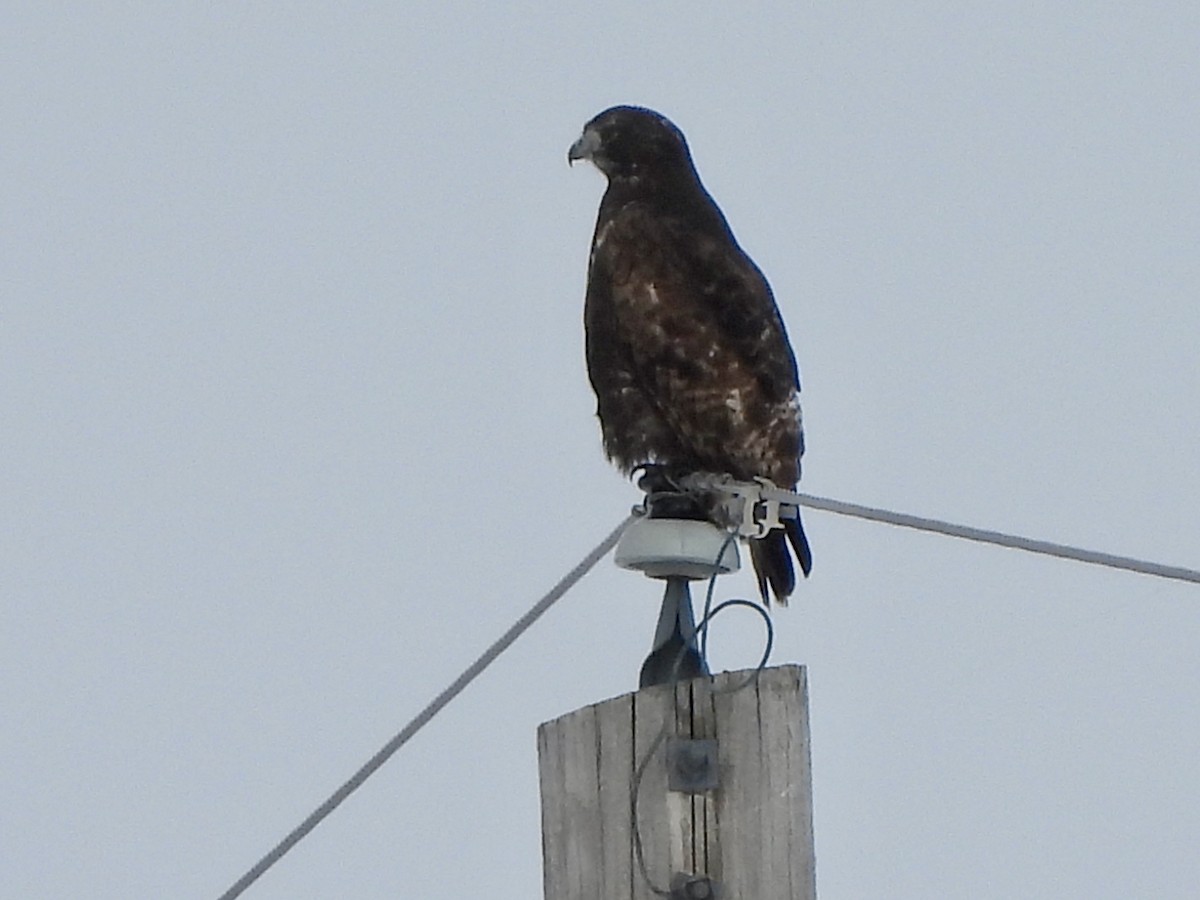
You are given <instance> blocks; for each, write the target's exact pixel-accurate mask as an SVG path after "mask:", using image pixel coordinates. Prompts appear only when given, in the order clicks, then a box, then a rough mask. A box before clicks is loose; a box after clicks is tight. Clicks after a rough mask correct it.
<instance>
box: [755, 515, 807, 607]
mask: <svg viewBox="0 0 1200 900" xmlns="http://www.w3.org/2000/svg"><path fill="white" fill-rule="evenodd" d="M750 561H751V562H752V563H754V574H755V575H756V576H758V592H759V593H760V594H761V595H762V599H763V603H767V602H768V600H769V595H768V593H767V585H770V586H771V591H770V593H771V594H773V595H774V597H775V602H776V603H778V604H780V605H781V606H786V605H787V601H788V596H789V595H790V594H791V593H792V591H793V590H795V588H796V572H795V570H794V569H793V568H792V554H791V551H789V550H788V544H787V537H786V536H785V535H784V533H783V532H782V531H769V532H767V534H766V535H765V536H763V537H761V538H755V539H754V540H751V541H750Z"/></svg>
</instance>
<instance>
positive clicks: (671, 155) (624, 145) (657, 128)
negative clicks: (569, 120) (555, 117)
mask: <svg viewBox="0 0 1200 900" xmlns="http://www.w3.org/2000/svg"><path fill="white" fill-rule="evenodd" d="M578 159H586V160H590V161H591V162H592V164H593V165H595V166H596V168H597V169H599V170H600V171H601V172H603V173H604V174H605V175H607V176H608V178H609V180H613V179H622V180H625V179H627V180H639V179H641V178H644V177H646V176H650V177H653V176H654V175H656V174H661V173H668V172H678V171H679V170H680V167H681V166H682V168H683V171H689V170H690V169H691V154H690V153H689V152H688V146H687V141H686V140H684V137H683V132H682V131H680V130H679V129H678V128H676V127H675V125H674V124H673V123H672V122H671V120H670V119H668V118H667V117H666V116H664V115H661V114H659V113H656V112H655V111H654V110H652V109H643V108H642V107H640V106H614V107H613V108H612V109H606V110H605V111H604V112H602V113H600V115H598V116H596V117H595V118H594V119H592V120H591V121H590V122H588V123H587V124H586V125H585V126H583V134H581V135H580V136H579V140H577V141H576V142H575V143H574V144H572V145H571V149H570V150H568V151H567V161H568V162H571V163H574V162H575V161H576V160H578Z"/></svg>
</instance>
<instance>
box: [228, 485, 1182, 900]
mask: <svg viewBox="0 0 1200 900" xmlns="http://www.w3.org/2000/svg"><path fill="white" fill-rule="evenodd" d="M714 486H716V485H714ZM744 487H746V486H745V485H744ZM748 487H756V488H757V489H758V490H759V496H760V497H762V498H764V499H769V500H772V501H776V502H778V503H783V504H795V505H799V506H804V507H807V508H809V509H817V510H821V511H823V512H831V513H834V514H836V515H841V516H853V517H855V518H859V519H867V520H869V521H872V522H883V523H885V524H887V525H896V526H899V527H901V528H914V529H917V530H919V531H929V532H933V533H936V534H944V535H948V536H950V537H957V538H964V539H966V540H970V541H980V542H982V543H987V544H996V545H998V546H1001V547H1013V548H1016V549H1018V550H1025V551H1027V552H1029V553H1040V554H1043V555H1046V556H1055V557H1059V558H1061V559H1072V560H1076V561H1078V562H1085V563H1092V564H1094V565H1099V566H1107V567H1109V568H1113V569H1125V570H1128V571H1131V572H1139V573H1141V574H1144V575H1155V576H1157V577H1159V578H1170V579H1174V580H1177V581H1188V582H1191V583H1193V584H1200V571H1197V570H1195V569H1187V568H1183V567H1182V566H1168V565H1163V564H1162V563H1156V562H1150V561H1147V560H1142V559H1136V558H1133V557H1129V556H1117V555H1114V554H1111V553H1101V552H1099V551H1096V550H1086V549H1084V548H1082V547H1072V546H1069V545H1067V544H1056V543H1053V542H1051V541H1041V540H1036V539H1034V538H1026V537H1021V536H1019V535H1014V534H1005V533H1004V532H1000V531H990V530H987V529H983V528H974V527H972V526H970V525H958V524H955V523H953V522H945V521H943V520H941V519H930V518H925V517H923V516H913V515H909V514H907V513H898V512H893V511H892V510H887V509H880V508H879V507H874V506H863V505H861V504H858V503H849V502H846V501H844V500H833V499H831V498H829V497H818V496H815V495H813V494H801V493H796V492H793V491H785V490H781V489H778V488H774V487H764V486H762V485H748ZM637 515H638V513H637V512H635V513H632V514H630V515H629V516H627V517H626V518H625V520H624V521H622V522H621V524H620V525H618V526H617V527H616V528H614V529H613V531H612V532H611V533H610V534H609V535H608V536H607V537H606V538H604V540H602V541H601V542H600V543H599V544H597V545H596V547H595V548H594V549H593V550H592V551H591V552H590V553H589V554H588V555H587V556H585V557H584V558H583V560H581V561H580V563H579V564H578V565H576V566H575V568H573V569H572V570H571V571H570V572H568V573H567V574H566V575H564V576H563V578H562V579H561V580H560V581H559V582H558V583H557V584H556V585H555V586H554V587H553V588H551V589H550V591H549V592H547V593H546V594H545V596H543V597H542V598H541V599H540V600H538V602H537V603H535V604H534V605H533V607H532V608H530V610H529V611H528V612H527V613H525V614H524V615H523V616H521V618H519V619H518V620H517V621H516V622H515V623H513V625H512V626H511V627H510V628H509V629H508V630H507V631H506V632H504V634H502V635H501V636H500V637H499V639H497V640H496V642H495V643H493V644H492V645H491V646H490V647H488V649H487V650H485V651H484V652H483V654H482V655H481V656H480V657H479V658H478V659H476V660H475V662H473V663H471V665H470V666H468V667H467V668H466V669H465V670H464V671H463V673H462V674H461V675H459V676H458V678H456V679H455V680H454V681H453V682H451V684H450V685H449V686H448V687H447V688H446V689H445V690H443V691H442V692H441V693H440V694H438V695H437V696H436V697H434V698H433V700H432V701H431V702H430V703H429V705H428V706H426V707H425V708H424V709H423V710H421V712H420V713H418V714H417V716H416V717H415V718H414V719H413V720H412V721H411V722H409V723H408V724H407V725H405V726H404V728H403V729H402V730H401V731H400V732H399V733H398V734H397V735H396V736H395V737H393V738H392V739H391V740H390V741H388V742H387V743H386V744H384V745H383V747H382V748H381V749H380V750H379V752H378V753H376V754H375V755H374V756H372V757H371V758H370V759H369V760H367V762H366V763H365V764H364V765H363V766H362V767H361V768H360V769H359V770H358V771H357V772H355V773H354V775H353V776H352V777H351V778H350V779H349V780H348V781H347V782H346V783H345V784H343V785H342V786H341V787H340V788H338V789H337V790H336V791H334V792H333V794H332V795H330V797H329V799H328V800H326V801H325V802H324V803H322V804H321V805H320V806H319V807H317V808H316V809H315V810H314V811H313V812H312V813H311V814H310V815H309V816H308V818H306V819H305V820H304V821H303V822H301V823H300V824H299V825H298V826H296V828H295V829H293V830H292V831H291V832H290V833H289V834H288V835H287V837H285V838H284V839H283V840H282V841H280V842H279V843H278V844H277V845H276V846H275V847H274V848H273V849H272V850H271V851H270V852H269V853H268V854H267V855H266V856H264V857H263V858H262V859H260V860H259V861H258V862H257V863H256V864H255V865H254V866H253V867H252V868H251V869H250V870H249V871H248V872H246V874H245V875H243V876H242V877H241V878H239V879H238V880H237V881H236V882H235V883H234V884H233V886H232V887H231V888H229V890H227V891H226V892H225V893H223V894H222V895H221V896H220V897H219V898H218V900H235V898H237V897H240V896H241V895H242V893H243V892H244V891H245V890H246V888H248V887H249V886H250V885H251V884H253V883H254V882H255V881H257V880H258V878H259V877H260V876H261V875H263V873H265V872H266V871H267V870H268V869H270V868H271V866H273V865H275V863H277V862H278V861H279V860H280V859H281V858H282V857H283V856H284V854H286V853H287V852H288V851H289V850H291V849H292V847H294V846H296V844H298V843H300V841H301V840H303V839H304V838H305V837H307V836H308V834H309V833H310V832H311V831H312V830H313V829H314V828H316V827H317V825H319V824H320V823H321V821H322V820H324V819H325V817H326V816H328V815H329V814H330V813H331V812H333V811H334V810H335V809H336V808H337V807H338V806H339V805H341V803H342V801H344V800H345V799H346V798H347V797H349V796H350V795H351V794H352V793H354V791H356V790H358V788H359V787H361V786H362V784H363V782H365V781H366V780H367V779H368V778H370V777H371V775H373V774H374V773H375V771H376V770H377V769H379V768H380V767H381V766H382V765H383V764H384V763H385V762H387V761H388V760H389V759H390V758H391V757H392V756H393V755H394V754H395V753H396V751H397V750H399V749H400V748H401V747H403V746H404V745H405V744H406V743H408V741H409V739H410V738H412V737H413V736H414V735H415V734H416V733H417V732H418V731H420V730H421V729H422V728H423V727H425V725H427V724H428V723H429V721H430V720H431V719H432V718H433V717H434V716H435V715H437V714H438V713H439V712H441V710H442V709H443V708H444V707H445V706H446V705H447V704H448V703H449V702H450V701H451V700H453V699H454V698H455V697H457V696H458V695H459V694H460V693H462V691H463V689H464V688H466V686H467V685H468V684H470V683H471V682H472V681H474V680H475V678H477V677H478V676H479V675H480V674H481V673H482V672H483V670H484V669H486V668H487V667H488V666H490V665H491V664H492V663H493V662H495V660H496V658H497V657H498V656H499V655H500V654H501V653H503V652H504V651H505V650H507V649H508V648H509V646H511V645H512V643H513V642H514V641H516V639H517V638H519V637H520V636H521V635H522V634H524V633H525V632H526V631H527V630H528V629H529V627H530V626H531V625H533V623H534V622H536V621H537V620H538V618H540V617H541V615H542V614H543V613H544V612H546V610H548V609H549V608H550V607H551V606H553V605H554V603H555V602H556V601H557V600H559V599H560V598H561V597H562V596H563V595H564V594H565V593H566V592H567V591H568V590H570V589H571V588H572V587H574V585H575V583H576V582H578V581H579V580H580V579H581V578H583V576H584V575H586V574H587V573H588V572H589V571H590V570H591V569H592V567H593V566H595V565H596V563H597V562H599V561H600V560H601V559H602V558H603V557H604V555H605V554H607V553H608V551H609V550H611V549H612V548H613V546H615V545H616V543H617V540H618V539H619V538H620V537H621V533H622V532H623V531H624V530H625V527H626V526H627V525H628V524H629V523H630V521H632V520H633V519H634V518H636V516H637ZM739 602H745V601H739ZM714 612H715V610H714Z"/></svg>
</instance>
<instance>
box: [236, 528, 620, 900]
mask: <svg viewBox="0 0 1200 900" xmlns="http://www.w3.org/2000/svg"><path fill="white" fill-rule="evenodd" d="M633 518H634V516H633V515H629V516H627V517H626V518H625V520H624V521H623V522H622V523H621V524H620V525H618V526H617V527H616V528H614V529H613V531H612V533H611V534H609V535H608V537H606V538H605V539H604V540H602V541H601V542H600V543H599V544H597V545H596V547H595V549H594V550H592V552H591V553H589V554H588V555H587V556H585V557H584V558H583V560H582V561H581V562H580V563H579V565H577V566H575V568H573V569H572V570H571V571H570V572H568V573H567V574H566V575H564V576H563V578H562V580H560V581H559V582H558V584H556V585H555V586H554V587H552V588H551V589H550V591H549V592H548V593H547V594H546V595H545V596H544V597H542V599H540V600H539V601H538V602H537V603H535V604H534V605H533V607H532V608H531V609H530V610H529V612H527V613H525V615H523V616H521V618H519V619H517V621H516V622H515V623H514V624H513V626H512V627H511V628H509V629H508V631H506V632H504V634H502V635H501V636H500V638H499V639H498V640H497V641H496V642H495V643H494V644H492V646H490V647H488V648H487V650H485V651H484V652H483V654H482V655H481V656H480V657H479V659H477V660H475V662H473V663H471V665H469V666H468V667H467V668H466V669H465V670H464V671H463V673H462V674H461V675H459V676H458V678H456V679H454V681H453V682H452V683H451V684H450V686H449V687H447V688H446V689H445V690H444V691H442V692H441V693H440V694H438V695H437V696H436V697H434V698H433V700H432V701H431V702H430V704H429V705H428V706H426V707H425V708H424V709H423V710H421V712H419V713H418V714H417V716H416V718H414V719H413V720H412V721H411V722H409V723H408V724H407V725H405V726H404V728H403V729H402V730H401V731H400V733H399V734H397V735H396V736H395V737H394V738H392V739H391V740H390V741H388V742H387V743H386V744H384V745H383V747H382V748H381V749H380V751H379V752H378V753H376V754H375V755H374V756H372V757H371V758H370V759H369V760H367V762H366V764H365V765H364V766H363V767H362V768H361V769H359V770H358V771H357V772H355V773H354V775H353V776H352V777H351V778H350V780H349V781H347V782H346V783H345V784H343V785H342V786H341V787H340V788H338V789H337V790H336V791H334V792H333V794H332V795H330V797H329V799H328V800H326V801H325V802H324V803H322V804H321V805H320V806H318V807H317V808H316V809H315V810H313V812H312V813H311V814H310V815H309V817H308V818H307V819H305V820H304V821H303V822H301V823H300V824H299V825H298V826H296V828H295V829H294V830H293V831H292V832H291V833H290V834H289V835H288V836H287V837H285V838H284V839H283V840H282V841H280V842H279V843H278V844H277V845H276V846H275V848H274V849H273V850H271V852H270V853H268V854H267V855H266V856H264V857H263V858H262V859H260V860H259V861H258V862H257V863H256V864H255V865H254V866H253V867H252V868H251V869H250V870H249V871H248V872H247V873H246V874H245V875H243V876H242V877H241V878H239V879H238V880H237V881H236V882H235V883H234V885H233V887H231V888H230V889H229V890H227V891H226V892H225V893H224V894H222V895H221V896H220V900H234V898H235V897H240V896H241V894H242V892H243V891H245V890H246V888H248V887H250V885H251V884H253V883H254V882H255V881H257V880H258V878H259V876H261V875H262V874H263V873H264V872H266V871H267V869H269V868H271V866H273V865H275V863H277V862H278V861H279V860H280V859H281V858H282V857H283V855H284V854H285V853H287V852H288V851H289V850H291V849H292V847H294V846H296V844H298V843H300V841H301V840H303V839H304V838H305V837H306V836H307V835H308V833H309V832H310V831H312V830H313V829H314V828H316V827H317V825H319V824H320V823H321V821H322V820H323V819H324V818H325V817H326V816H328V815H329V814H330V813H331V812H333V811H334V810H335V809H336V808H337V807H338V806H339V805H340V804H341V802H342V801H343V800H345V799H346V798H347V797H349V796H350V795H351V794H352V793H354V791H356V790H357V789H358V788H359V787H361V786H362V783H363V782H364V781H366V780H367V779H368V778H370V777H371V775H373V774H374V773H375V770H376V769H378V768H379V767H380V766H382V765H383V764H384V763H385V762H387V761H388V760H389V759H390V758H391V757H392V755H393V754H394V753H395V752H396V751H397V750H399V749H400V748H401V747H403V746H404V745H405V744H406V743H407V742H408V740H409V738H411V737H412V736H413V735H415V734H416V733H417V732H418V731H420V730H421V729H422V728H423V727H424V726H425V725H426V724H427V723H428V722H429V720H430V719H432V718H433V717H434V716H436V715H437V714H438V713H439V712H440V711H441V710H442V707H444V706H445V705H446V704H447V703H449V702H450V701H451V700H453V699H454V698H455V697H457V696H458V695H459V694H460V693H462V690H463V688H465V687H466V686H467V685H468V684H470V683H471V682H472V681H474V680H475V678H476V676H478V675H479V674H480V673H481V672H482V671H483V670H484V669H486V668H487V667H488V666H490V665H491V664H492V663H493V662H494V661H495V660H496V657H498V656H499V655H500V654H501V653H503V652H504V651H505V650H507V649H508V647H509V646H510V645H511V644H512V643H513V641H515V640H516V639H517V638H519V637H520V636H521V635H522V634H524V633H525V631H526V630H528V628H529V626H530V625H532V624H533V623H534V622H536V621H537V620H538V618H539V617H540V616H541V615H542V613H544V612H545V611H546V610H548V609H549V608H550V607H551V606H553V605H554V603H555V601H557V600H558V599H559V598H560V597H562V595H563V594H565V593H566V592H567V591H569V590H570V589H571V588H572V587H574V585H575V583H576V582H577V581H579V579H581V578H582V577H583V576H584V575H586V574H587V573H588V571H589V570H590V569H591V568H592V566H594V565H596V563H598V562H599V561H600V560H601V559H602V558H603V557H604V555H605V554H606V553H608V551H609V550H611V549H612V548H613V546H614V545H615V544H616V543H617V540H618V538H620V537H621V532H622V531H624V530H625V526H626V525H628V524H629V522H630V520H631V519H633Z"/></svg>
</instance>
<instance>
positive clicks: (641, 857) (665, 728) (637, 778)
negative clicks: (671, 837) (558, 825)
mask: <svg viewBox="0 0 1200 900" xmlns="http://www.w3.org/2000/svg"><path fill="white" fill-rule="evenodd" d="M736 540H737V532H736V531H730V532H729V535H728V537H726V539H725V541H724V543H722V544H721V549H720V551H719V552H718V553H717V560H721V559H723V558H724V556H725V551H726V550H727V549H728V548H729V545H730V544H731V543H733V542H734V541H736ZM714 565H715V564H714ZM719 575H720V572H719V571H716V570H715V569H714V571H713V574H712V575H711V576H710V577H709V579H708V590H707V591H706V592H705V598H704V615H703V616H702V617H701V619H700V621H699V622H698V623H697V625H696V632H697V634H699V635H700V657H701V659H702V660H703V662H704V668H705V670H708V668H709V666H708V628H709V625H710V624H711V623H712V621H713V619H715V618H716V617H717V615H718V614H720V613H721V612H722V611H724V610H726V609H731V608H733V607H735V606H745V607H749V608H750V609H752V610H754V612H756V613H758V614H759V615H760V616H761V617H762V620H763V624H764V625H765V626H766V630H767V634H766V640H765V641H764V646H763V654H762V658H761V659H759V661H758V665H756V666H755V667H754V670H753V671H752V672H751V673H750V674H749V675H747V676H746V677H745V678H743V679H742V680H741V681H739V682H738V683H737V684H734V685H732V686H726V687H723V688H717V687H715V686H713V684H712V682H713V680H714V676H713V675H711V674H710V675H709V676H708V680H709V690H711V691H712V692H713V693H715V694H736V693H737V692H738V691H741V690H744V689H745V688H747V687H749V686H750V685H751V684H753V683H754V682H755V681H757V680H758V676H759V674H760V673H761V672H762V670H763V669H765V668H766V665H767V660H769V659H770V657H771V650H772V648H773V647H774V645H775V624H774V623H773V622H772V621H771V614H770V613H769V612H767V610H766V608H765V607H764V606H763V605H762V604H760V603H754V602H752V601H750V600H746V599H743V598H741V597H733V598H730V599H728V600H723V601H722V602H720V603H718V604H716V605H715V606H714V605H713V592H714V591H715V590H716V585H717V577H718V576H719ZM686 653H687V647H686V646H684V647H681V648H680V649H679V652H678V653H677V654H676V656H675V660H674V662H673V663H672V664H671V679H670V681H669V682H668V683H667V686H666V687H667V690H666V691H665V692H664V694H665V697H666V700H667V706H668V714H667V715H666V716H664V717H663V723H662V725H661V726H660V727H659V729H658V734H656V735H655V736H654V740H653V741H651V742H650V746H649V747H647V748H646V752H645V753H644V754H643V755H642V758H641V759H640V760H639V761H638V764H637V767H636V768H635V769H634V773H633V783H632V785H631V786H630V791H629V794H630V796H629V818H630V833H631V834H632V835H633V851H634V857H635V858H636V859H637V865H638V871H639V872H640V874H641V876H642V880H643V881H644V882H645V883H646V887H647V888H648V889H649V890H650V891H651V893H653V894H656V895H657V896H660V897H670V896H673V894H672V892H671V891H670V890H669V889H664V888H661V887H659V886H658V885H657V884H655V883H654V879H653V878H651V877H650V872H649V869H648V868H647V866H646V854H645V849H644V848H643V846H642V832H641V827H640V824H639V822H638V797H639V795H640V793H641V788H642V780H643V778H644V777H645V774H646V769H647V768H648V767H649V765H650V762H651V760H652V759H653V758H654V755H655V753H657V752H658V749H659V747H661V746H662V745H663V742H664V741H666V739H667V735H668V733H669V732H670V731H671V729H672V727H673V725H674V722H675V713H676V699H675V690H676V688H677V687H678V685H679V667H680V664H681V663H682V662H683V659H684V656H685V655H686Z"/></svg>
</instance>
